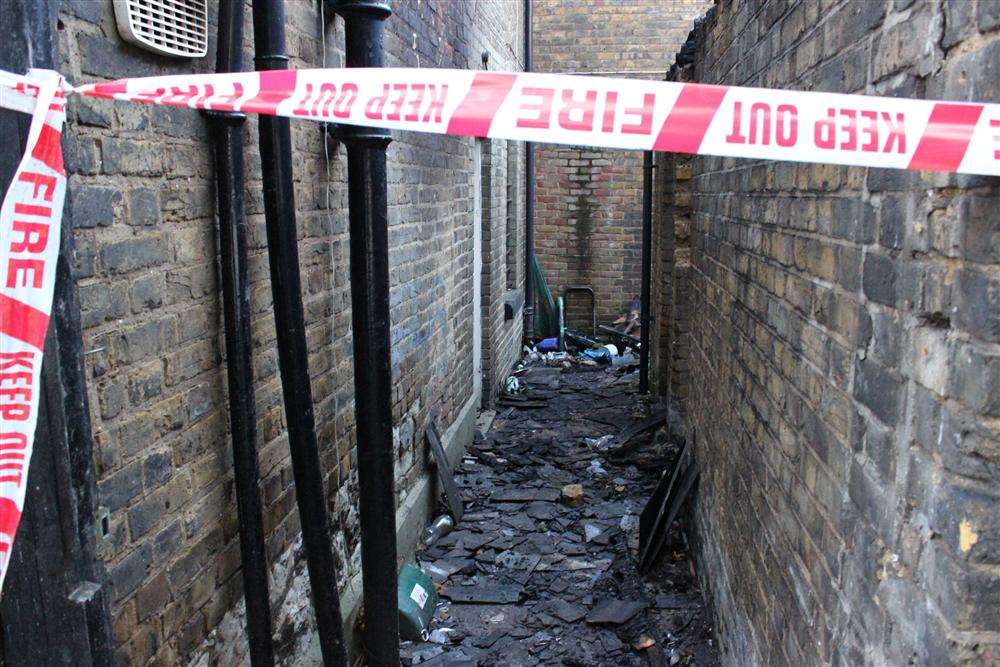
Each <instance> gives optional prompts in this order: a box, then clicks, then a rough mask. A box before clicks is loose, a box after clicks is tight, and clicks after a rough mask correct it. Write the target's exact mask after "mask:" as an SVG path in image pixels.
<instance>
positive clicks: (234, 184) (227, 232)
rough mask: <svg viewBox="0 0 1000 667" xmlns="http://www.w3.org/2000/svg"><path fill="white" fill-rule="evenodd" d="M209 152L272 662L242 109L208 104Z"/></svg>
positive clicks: (246, 486)
mask: <svg viewBox="0 0 1000 667" xmlns="http://www.w3.org/2000/svg"><path fill="white" fill-rule="evenodd" d="M243 4H244V3H243V0H221V2H219V32H218V55H217V58H216V65H215V66H216V71H218V72H233V71H237V72H238V71H240V70H242V69H243ZM206 114H207V115H208V122H209V128H210V130H211V137H212V151H213V153H214V155H215V181H216V186H215V188H216V200H217V206H218V211H217V213H218V216H219V272H220V274H221V276H222V294H223V298H222V302H223V310H224V312H225V338H226V376H227V378H228V381H229V423H230V428H231V432H232V433H231V437H232V443H233V480H234V481H235V484H236V510H237V514H238V517H239V532H240V554H241V559H242V560H241V570H242V574H243V596H244V598H245V600H246V605H247V618H246V626H247V643H248V645H249V647H250V662H251V664H253V665H254V667H265V666H267V665H273V664H274V645H273V642H272V637H271V633H272V625H271V607H270V595H269V592H268V582H267V550H266V548H265V546H264V522H263V519H262V517H261V507H260V488H259V486H260V474H259V471H258V467H257V450H256V441H257V429H256V421H257V417H256V410H255V406H254V388H253V350H252V346H251V334H250V279H249V276H248V270H247V263H248V261H249V259H248V252H247V220H246V207H245V204H244V202H245V197H244V188H245V183H244V178H243V152H244V151H243V126H244V123H245V121H246V115H245V114H242V113H238V112H235V111H207V112H206Z"/></svg>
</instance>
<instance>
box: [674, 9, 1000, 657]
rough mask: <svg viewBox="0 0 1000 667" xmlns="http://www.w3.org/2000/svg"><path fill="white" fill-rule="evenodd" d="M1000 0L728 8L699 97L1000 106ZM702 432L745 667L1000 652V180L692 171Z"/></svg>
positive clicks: (726, 614) (709, 524)
mask: <svg viewBox="0 0 1000 667" xmlns="http://www.w3.org/2000/svg"><path fill="white" fill-rule="evenodd" d="M998 27H1000V4H998V3H996V2H993V1H992V0H979V1H978V2H975V1H972V0H959V1H955V2H942V1H939V0H917V1H916V2H914V1H912V0H894V1H883V0H870V1H867V2H842V1H839V0H826V1H823V2H818V1H814V0H807V1H802V2H786V1H785V0H758V1H752V2H751V1H739V0H720V1H719V2H718V5H717V7H716V9H715V10H714V15H713V16H711V17H710V18H709V20H708V21H707V22H706V23H705V25H704V26H703V28H702V29H700V30H699V31H698V33H697V38H698V43H699V46H698V49H697V57H696V62H695V64H694V66H693V74H692V80H695V81H699V82H704V83H726V84H738V85H749V86H764V87H774V88H783V87H787V88H794V89H805V90H822V91H835V92H851V93H868V94H884V95H897V96H904V97H916V98H924V97H926V98H931V99H941V100H977V101H996V100H998V99H1000V71H998V68H1000V31H998ZM691 190H692V226H691V234H692V262H691V269H690V274H689V275H690V285H689V290H690V313H691V325H690V329H691V331H690V345H691V356H692V359H691V372H692V378H691V389H690V397H689V399H688V400H687V402H686V407H687V413H688V419H689V426H690V433H691V435H692V437H695V438H696V440H697V456H698V460H699V462H700V464H701V466H702V476H701V483H700V490H699V494H698V499H697V503H696V512H695V514H696V521H697V533H698V539H699V544H700V546H699V552H700V561H701V566H702V567H701V578H702V580H703V582H704V585H705V588H706V590H708V591H710V593H711V596H712V598H713V601H714V606H715V612H716V617H717V621H718V632H719V635H720V639H721V649H722V655H723V656H724V659H725V662H726V663H727V664H733V665H746V664H793V665H803V664H821V663H832V664H843V665H859V664H894V665H895V664H928V665H942V664H952V663H959V662H960V663H966V662H967V663H969V664H996V662H997V661H998V660H1000V546H998V545H1000V446H998V444H997V443H998V442H1000V420H998V418H1000V400H998V397H1000V379H998V378H1000V319H998V318H1000V247H998V245H997V238H998V232H1000V218H998V215H997V201H998V195H1000V186H998V181H997V179H996V178H987V177H970V176H958V175H954V174H936V173H908V172H903V171H888V170H880V169H862V168H845V167H837V166H822V165H808V164H792V163H778V162H755V161H751V160H737V159H722V158H710V157H704V158H697V159H695V160H694V161H693V180H692V181H691Z"/></svg>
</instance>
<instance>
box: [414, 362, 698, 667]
mask: <svg viewBox="0 0 1000 667" xmlns="http://www.w3.org/2000/svg"><path fill="white" fill-rule="evenodd" d="M521 379H522V380H526V381H527V384H528V387H529V391H528V393H527V397H526V398H525V399H522V400H525V401H526V403H524V404H523V405H525V406H530V407H503V408H501V410H500V412H499V413H498V414H497V416H496V418H495V420H494V421H493V423H492V426H491V427H490V428H489V430H488V431H487V432H486V434H485V437H482V436H481V435H477V437H476V442H475V443H474V444H473V446H472V447H471V448H470V449H469V451H468V452H467V454H466V455H465V457H464V458H463V460H462V463H461V464H460V465H459V466H457V469H456V473H455V474H456V480H457V482H458V484H459V486H460V488H461V489H462V493H463V495H464V500H465V507H466V510H465V512H466V513H465V516H464V518H463V520H462V522H461V523H460V525H459V526H457V527H456V529H455V531H454V532H452V533H450V534H448V535H446V536H444V537H442V538H440V539H438V540H437V541H436V542H434V543H433V544H432V545H431V547H429V548H428V549H426V550H425V551H423V552H420V553H418V554H417V557H418V562H419V564H420V565H421V567H422V568H423V569H424V570H425V572H428V573H429V574H433V575H434V577H435V580H436V583H437V585H438V590H439V594H440V599H441V602H440V604H439V607H438V611H437V615H436V618H435V621H434V624H433V626H432V632H431V633H430V638H429V641H428V642H416V643H412V642H406V643H404V644H403V647H402V655H403V659H404V664H421V665H459V664H461V665H542V664H546V665H548V664H564V665H675V664H682V665H686V664H697V665H712V664H715V663H716V652H715V647H714V645H713V641H712V639H711V637H712V628H711V625H710V620H709V616H708V613H707V611H706V609H705V606H704V603H703V601H702V598H701V596H700V593H699V590H698V584H697V581H696V579H695V578H694V576H693V564H692V561H691V560H690V554H689V553H688V551H687V548H686V546H685V544H684V538H683V536H682V534H681V533H682V531H680V530H676V529H675V530H673V531H672V532H671V534H670V537H669V539H668V542H667V544H666V546H665V548H664V550H663V555H662V558H661V560H660V563H659V564H658V565H657V566H655V568H654V569H653V571H652V572H651V573H650V574H648V575H646V576H645V577H640V576H639V574H638V572H637V558H636V552H637V548H638V542H639V529H638V515H639V513H640V512H641V511H642V508H643V506H644V504H645V502H646V501H647V499H648V498H649V497H650V494H651V493H652V490H653V488H654V486H655V484H656V482H657V479H658V475H659V474H660V473H661V472H662V471H664V470H668V469H669V468H670V466H671V465H672V463H673V461H674V460H675V459H676V458H677V456H678V454H679V451H680V448H681V445H682V444H683V443H682V441H681V438H682V436H681V435H680V434H679V433H678V431H677V427H676V424H670V426H669V427H668V428H664V429H661V430H660V432H658V433H655V434H646V435H644V436H641V437H640V438H639V439H637V440H634V441H633V443H632V444H633V445H636V446H635V447H633V448H631V451H630V452H628V453H627V454H624V455H621V456H618V457H613V456H612V455H610V454H609V453H607V452H606V451H602V450H606V449H607V447H606V440H607V439H605V442H602V441H601V440H600V438H601V437H602V436H606V435H609V434H617V433H618V432H619V431H620V430H621V429H622V428H623V427H626V426H628V425H630V424H633V423H635V422H637V421H639V420H641V419H643V418H644V417H646V416H647V414H648V413H649V407H650V406H649V405H648V404H647V403H646V402H645V401H644V400H643V399H642V398H641V397H640V395H639V394H638V391H637V372H636V371H635V367H634V366H631V367H628V366H626V367H611V366H608V367H592V366H580V365H576V364H574V365H573V366H571V367H569V368H563V367H562V366H558V365H557V366H546V365H545V364H544V362H542V361H536V362H534V365H533V366H531V367H530V368H528V369H527V371H526V372H525V373H523V374H522V375H521ZM672 421H676V420H672ZM572 484H579V485H581V486H582V489H583V498H582V499H580V500H579V501H577V502H576V503H574V502H572V501H571V500H570V499H568V498H566V497H563V496H564V493H563V488H564V487H565V486H567V485H572ZM570 491H571V490H570ZM569 495H572V494H571V493H570V494H569Z"/></svg>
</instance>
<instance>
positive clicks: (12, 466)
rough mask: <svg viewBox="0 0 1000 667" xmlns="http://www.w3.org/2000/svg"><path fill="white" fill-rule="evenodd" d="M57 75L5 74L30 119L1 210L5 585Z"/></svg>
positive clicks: (46, 222)
mask: <svg viewBox="0 0 1000 667" xmlns="http://www.w3.org/2000/svg"><path fill="white" fill-rule="evenodd" d="M61 88H62V78H61V77H60V76H59V75H58V74H56V73H55V72H48V71H32V72H30V73H29V74H28V77H26V78H17V77H8V76H6V75H5V73H2V72H0V106H3V107H5V108H9V109H16V110H19V111H24V112H28V113H31V114H32V118H31V126H30V129H29V131H28V141H27V146H26V149H25V151H24V155H23V157H22V158H21V161H20V163H19V164H18V166H17V171H15V172H14V178H13V179H12V180H11V183H10V187H8V188H7V193H6V194H5V195H4V199H3V206H2V207H0V586H2V585H3V580H4V578H5V577H6V575H7V565H8V563H9V562H10V555H11V550H12V549H13V546H14V534H15V533H16V532H17V525H18V523H20V521H21V511H22V509H23V508H24V494H25V491H26V490H27V488H28V462H29V461H30V460H31V448H32V445H33V443H34V438H35V424H36V422H37V421H38V399H39V395H40V393H41V387H40V386H39V382H38V381H39V375H40V373H41V369H42V348H43V347H44V346H45V332H46V330H47V329H48V326H49V313H50V312H51V310H52V293H53V290H54V288H55V281H56V259H57V258H58V255H59V231H60V220H61V219H62V208H63V199H64V198H65V195H66V172H65V170H64V169H63V160H62V148H61V146H60V140H61V133H62V126H63V121H64V120H65V119H66V99H65V96H64V94H63V92H62V90H61Z"/></svg>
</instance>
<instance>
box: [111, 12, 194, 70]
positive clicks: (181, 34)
mask: <svg viewBox="0 0 1000 667" xmlns="http://www.w3.org/2000/svg"><path fill="white" fill-rule="evenodd" d="M114 3H115V19H116V20H117V22H118V32H119V33H121V36H122V39H124V40H125V41H126V42H131V43H132V44H135V45H136V46H139V47H141V48H144V49H146V50H147V51H152V52H153V53H161V54H164V55H168V56H180V57H182V58H201V57H203V56H204V55H205V53H206V52H207V51H208V0H114Z"/></svg>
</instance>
